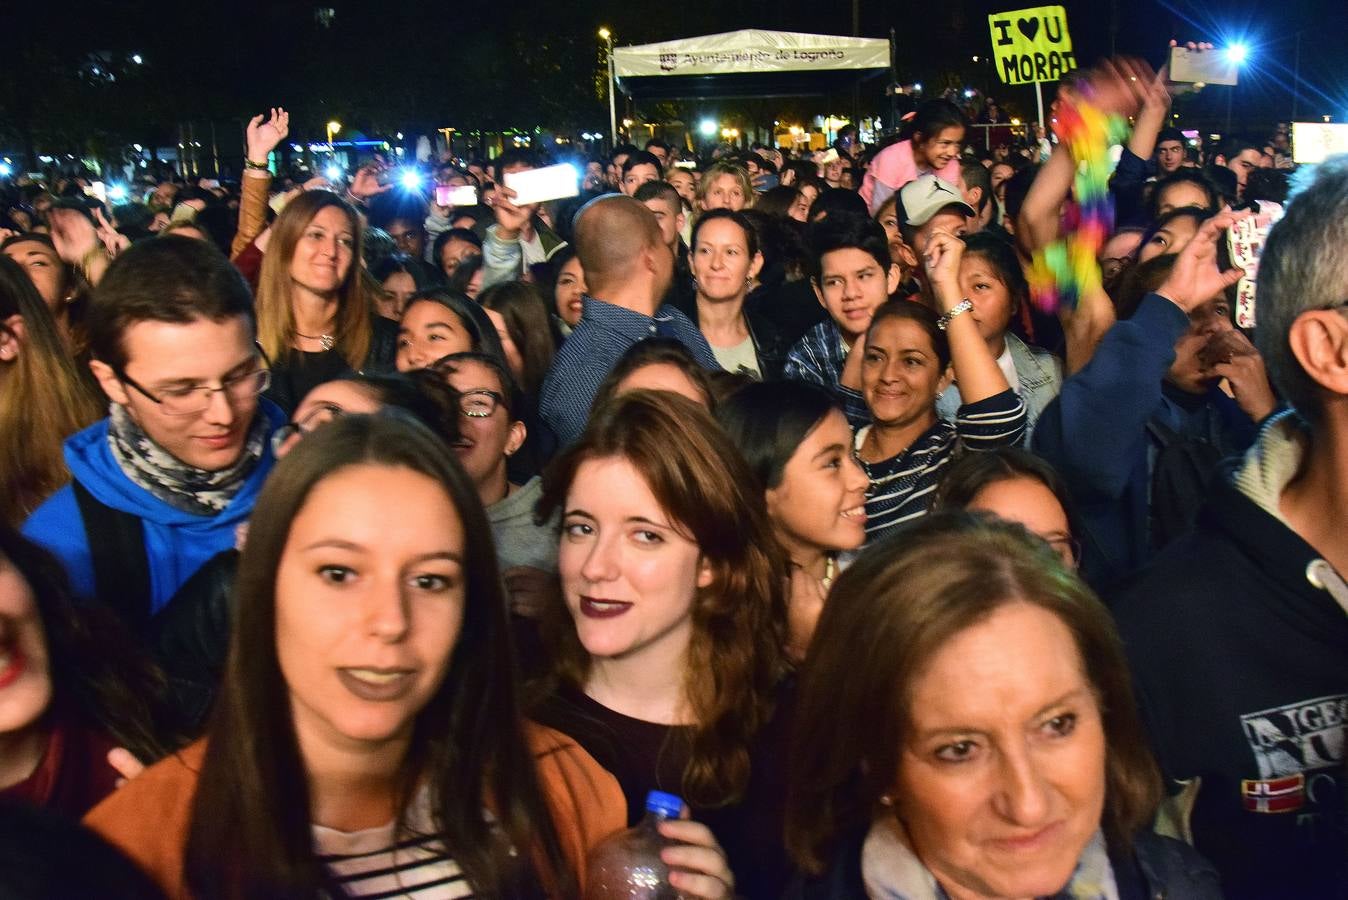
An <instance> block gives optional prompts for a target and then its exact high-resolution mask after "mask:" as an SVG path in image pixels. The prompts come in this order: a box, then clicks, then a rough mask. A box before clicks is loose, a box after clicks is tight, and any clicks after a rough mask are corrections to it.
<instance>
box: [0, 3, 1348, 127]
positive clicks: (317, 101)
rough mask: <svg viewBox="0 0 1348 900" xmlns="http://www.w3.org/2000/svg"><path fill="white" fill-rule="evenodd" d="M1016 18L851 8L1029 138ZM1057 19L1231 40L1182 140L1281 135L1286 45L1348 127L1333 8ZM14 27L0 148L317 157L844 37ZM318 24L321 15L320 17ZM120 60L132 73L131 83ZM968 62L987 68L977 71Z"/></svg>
mask: <svg viewBox="0 0 1348 900" xmlns="http://www.w3.org/2000/svg"><path fill="white" fill-rule="evenodd" d="M1031 2H1033V0H1028V2H1025V3H1017V2H1016V0H1005V2H996V3H994V2H985V0H935V2H933V0H926V2H913V0H898V2H895V0H888V2H879V0H859V6H860V19H861V33H862V34H863V35H865V36H869V37H887V36H888V34H889V31H890V29H891V28H893V29H894V30H895V39H896V46H897V54H896V56H897V69H898V71H897V75H898V79H899V81H900V82H901V83H911V82H914V81H921V82H923V83H924V85H926V86H928V89H929V91H931V90H932V89H936V90H939V89H940V88H942V87H945V88H955V89H959V88H962V87H972V88H975V89H977V90H979V91H984V92H987V93H988V94H990V95H992V96H995V97H996V98H997V99H998V100H999V101H1001V102H1002V104H1003V106H1004V107H1006V108H1008V109H1009V110H1010V112H1011V113H1012V114H1017V115H1020V116H1022V117H1024V118H1027V119H1028V118H1031V117H1032V116H1033V111H1034V92H1033V90H1032V89H1030V88H1008V87H1005V86H1002V85H1001V84H1000V83H999V81H998V80H997V79H996V77H995V75H994V73H993V71H992V69H991V67H990V66H989V65H988V62H987V59H988V56H989V55H990V50H991V42H990V40H989V36H988V26H987V16H988V14H989V13H993V12H1005V11H1008V10H1010V9H1015V8H1024V7H1025V6H1028V5H1029V4H1030V3H1031ZM1063 5H1065V6H1066V7H1067V12H1068V20H1069V23H1070V26H1071V32H1072V36H1073V41H1074V45H1075V49H1076V53H1077V58H1078V60H1080V61H1082V62H1086V63H1089V62H1091V61H1093V60H1096V59H1098V58H1099V57H1100V56H1102V55H1105V54H1108V53H1109V52H1110V50H1111V47H1114V48H1116V49H1117V51H1118V52H1119V53H1126V54H1134V55H1139V56H1142V57H1144V58H1146V59H1147V60H1148V61H1149V62H1150V63H1151V64H1153V65H1159V64H1160V63H1161V62H1162V61H1164V59H1165V57H1166V45H1167V42H1168V41H1169V40H1170V39H1171V38H1177V39H1180V40H1212V41H1213V42H1214V43H1218V44H1222V43H1227V42H1230V41H1232V40H1236V39H1243V40H1244V41H1245V42H1246V43H1247V44H1248V45H1249V48H1250V61H1249V63H1248V65H1247V67H1246V70H1245V72H1244V73H1243V74H1242V79H1241V84H1240V86H1239V87H1238V88H1237V89H1236V90H1235V92H1234V93H1232V92H1231V91H1230V90H1229V89H1227V88H1223V87H1217V86H1214V87H1211V88H1208V89H1207V90H1205V91H1203V92H1202V93H1201V94H1200V95H1198V96H1196V97H1185V98H1181V99H1180V100H1179V101H1177V104H1176V111H1177V112H1179V113H1180V115H1181V116H1182V117H1183V120H1184V121H1186V122H1188V123H1190V124H1192V125H1193V126H1194V127H1203V128H1210V127H1214V123H1218V122H1220V121H1221V119H1222V117H1223V115H1224V113H1225V110H1226V106H1227V103H1228V101H1230V102H1231V104H1232V107H1233V112H1234V122H1233V126H1234V127H1233V130H1234V131H1244V132H1247V133H1250V134H1251V135H1254V134H1255V133H1257V132H1260V131H1262V132H1267V130H1268V128H1269V126H1270V125H1271V124H1272V123H1273V122H1274V121H1277V120H1280V119H1283V120H1285V119H1288V118H1290V116H1291V112H1292V90H1291V89H1292V85H1293V81H1294V79H1293V68H1294V57H1295V51H1296V46H1297V44H1296V35H1297V33H1298V32H1300V33H1301V35H1302V41H1301V73H1302V78H1303V80H1304V83H1305V86H1304V89H1303V92H1302V94H1303V96H1302V99H1301V101H1300V103H1299V113H1300V115H1299V117H1300V118H1301V119H1303V120H1308V119H1318V118H1319V116H1321V115H1325V114H1329V115H1332V116H1334V118H1335V120H1336V121H1340V122H1342V121H1346V120H1348V54H1346V53H1344V52H1343V49H1342V48H1341V47H1340V46H1338V44H1339V43H1341V40H1340V36H1341V34H1342V30H1343V26H1344V22H1345V19H1346V18H1348V16H1346V15H1345V13H1346V12H1348V0H1259V2H1255V0H1238V2H1231V3H1226V4H1222V5H1220V6H1219V5H1215V4H1200V3H1198V2H1196V0H1137V2H1127V0H1068V2H1066V3H1064V4H1063ZM29 9H30V7H28V6H27V5H24V4H20V3H3V2H0V34H6V35H8V36H10V37H11V38H12V41H11V46H10V50H9V51H7V54H6V64H7V73H6V75H5V77H0V149H3V148H10V149H14V148H22V147H25V146H33V145H42V146H46V147H49V148H51V147H60V148H62V149H65V148H69V149H71V150H74V149H78V148H80V147H82V146H87V145H89V144H90V143H94V144H101V145H102V146H103V147H105V148H112V147H115V146H117V145H118V144H119V143H121V144H125V143H128V142H129V141H131V140H134V141H139V142H143V143H147V144H151V143H155V142H160V143H162V142H165V141H174V142H176V140H178V138H177V137H176V135H177V133H178V132H177V129H178V128H179V125H180V123H182V122H184V121H190V120H195V121H197V122H199V123H203V125H202V126H201V127H206V126H205V124H204V123H208V122H209V123H217V124H218V125H219V126H220V128H221V130H222V131H226V132H228V131H231V130H238V129H239V128H241V124H242V122H243V121H246V119H247V117H248V116H250V115H252V114H253V113H255V112H258V111H261V110H262V109H264V108H266V107H268V106H272V105H277V104H281V105H285V106H287V107H289V108H291V109H292V111H293V112H294V114H295V115H294V118H293V119H292V130H293V131H294V133H295V134H296V135H297V137H299V136H304V135H308V136H309V137H310V138H311V139H322V136H323V123H325V122H326V121H328V120H329V119H330V118H338V119H340V120H341V121H343V122H346V123H348V125H350V126H351V127H353V128H354V129H359V130H362V131H364V132H366V133H370V134H375V133H378V134H385V135H389V134H392V133H393V132H395V131H408V132H413V133H424V132H425V131H427V130H431V129H434V128H440V127H444V126H446V125H451V126H455V127H458V128H460V129H487V130H495V129H503V128H524V129H528V130H532V129H533V128H534V127H535V126H540V125H541V126H543V127H545V128H553V129H557V130H560V131H563V132H570V133H579V132H580V131H582V130H597V129H601V128H603V126H605V125H606V124H607V104H606V101H605V100H604V99H603V97H604V95H603V94H602V84H603V79H604V76H603V68H602V59H603V56H602V52H601V50H600V46H599V44H600V42H599V40H598V38H597V36H596V31H597V30H598V28H599V27H600V26H601V25H605V26H608V27H610V28H611V29H612V30H613V32H614V36H615V39H616V42H617V43H618V44H619V45H622V44H639V43H648V42H654V41H659V40H662V39H672V38H682V37H692V36H696V35H699V34H709V33H714V32H720V31H732V30H735V29H739V28H749V27H757V28H766V29H776V30H786V31H813V32H819V33H832V34H849V33H850V32H851V29H852V4H851V3H850V2H849V0H775V2H769V3H764V0H660V2H658V3H655V2H640V0H546V2H544V0H519V2H515V3H511V2H508V0H507V2H504V3H501V2H494V3H475V4H474V3H468V4H465V3H450V2H448V0H394V2H391V3H380V4H371V3H369V2H368V0H308V2H291V0H233V2H232V3H230V4H228V5H225V4H220V3H219V2H218V0H173V2H166V0H72V3H71V9H70V10H69V12H70V15H69V16H63V18H62V22H61V25H60V27H47V25H46V24H43V23H38V22H37V21H36V20H34V19H33V18H32V16H31V15H28V14H27V13H28V10H29ZM329 9H330V10H331V11H332V14H331V15H330V16H329V15H326V13H324V12H321V11H325V10H329ZM321 20H322V21H321ZM132 53H135V54H137V55H138V56H143V58H144V60H145V65H144V66H140V65H135V66H132V65H130V64H129V63H128V62H127V60H128V59H129V58H130V55H131V54H132ZM974 55H978V56H980V57H982V59H983V62H982V63H981V64H974V63H973V62H972V61H971V57H972V56H974ZM91 59H95V60H96V61H101V60H104V59H106V60H108V61H109V64H111V65H116V64H118V63H117V61H118V60H120V61H121V62H120V66H121V68H120V69H119V70H118V72H119V80H117V81H116V83H115V84H113V83H102V82H100V81H99V79H97V78H91V77H90V76H89V73H88V70H89V68H90V66H91V63H90V60H91ZM81 67H82V68H81ZM107 67H108V66H107V65H104V68H107ZM885 80H886V79H882V78H877V79H875V80H873V81H872V82H870V83H869V84H867V85H866V86H865V87H864V88H863V98H862V111H863V112H866V111H875V112H878V111H879V110H880V109H881V108H882V107H883V106H884V105H885V104H886V101H884V99H883V86H884V82H885ZM850 107H851V103H850V93H849V95H848V96H847V97H846V98H845V99H844V98H839V97H829V98H824V99H820V98H815V99H811V100H805V101H799V102H791V101H779V100H758V101H753V102H752V103H750V104H748V105H745V104H742V105H741V113H742V115H743V116H745V117H747V118H748V119H751V120H753V121H755V122H757V123H760V124H761V123H762V122H763V121H764V120H767V121H768V123H769V124H770V121H771V120H772V119H774V118H777V117H778V115H780V117H781V118H783V119H786V118H788V117H790V118H791V119H792V120H793V121H799V118H798V117H803V116H806V115H816V114H822V113H835V114H840V115H848V114H850V112H851V108H850ZM705 111H706V110H705V109H704V108H703V107H701V106H699V105H697V104H690V103H684V104H682V106H681V107H680V108H677V109H675V108H670V107H665V108H656V107H654V106H648V107H647V108H644V109H643V108H634V109H633V112H634V113H637V114H640V115H643V116H646V117H648V118H652V119H659V118H669V117H671V116H676V115H677V116H683V117H685V118H686V117H688V116H691V115H700V114H702V113H703V112H705ZM713 112H714V111H713ZM603 130H607V129H606V128H604V129H603Z"/></svg>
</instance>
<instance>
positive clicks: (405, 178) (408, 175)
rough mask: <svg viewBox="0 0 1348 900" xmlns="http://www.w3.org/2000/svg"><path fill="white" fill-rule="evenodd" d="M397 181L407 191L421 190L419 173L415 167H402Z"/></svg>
mask: <svg viewBox="0 0 1348 900" xmlns="http://www.w3.org/2000/svg"><path fill="white" fill-rule="evenodd" d="M398 181H399V182H401V183H402V186H403V187H405V188H407V190H409V191H419V190H421V173H420V172H418V171H417V170H416V169H403V171H402V174H401V175H399V176H398Z"/></svg>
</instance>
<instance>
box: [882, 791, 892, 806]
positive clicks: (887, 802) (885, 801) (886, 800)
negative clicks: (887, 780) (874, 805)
mask: <svg viewBox="0 0 1348 900" xmlns="http://www.w3.org/2000/svg"><path fill="white" fill-rule="evenodd" d="M880 805H881V806H886V807H890V806H893V805H894V798H893V797H891V796H889V795H888V794H881V795H880Z"/></svg>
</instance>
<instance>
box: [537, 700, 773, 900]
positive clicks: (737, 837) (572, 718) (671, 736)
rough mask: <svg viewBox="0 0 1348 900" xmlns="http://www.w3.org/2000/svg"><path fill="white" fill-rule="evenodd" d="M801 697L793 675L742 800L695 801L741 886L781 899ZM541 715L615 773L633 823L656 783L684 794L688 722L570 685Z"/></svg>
mask: <svg viewBox="0 0 1348 900" xmlns="http://www.w3.org/2000/svg"><path fill="white" fill-rule="evenodd" d="M793 700H794V684H793V683H792V682H790V681H788V682H786V683H784V684H783V685H782V688H781V689H780V690H779V691H778V702H777V709H776V711H775V713H774V714H773V717H772V719H771V720H770V721H769V722H768V724H767V725H766V726H765V727H764V728H763V730H762V732H760V733H759V735H758V736H757V737H756V738H755V739H754V742H753V745H752V747H751V748H750V754H749V758H750V765H751V774H750V776H749V784H748V787H747V789H746V791H745V794H744V797H743V799H742V800H741V801H740V802H739V803H736V804H734V805H731V806H722V807H719V808H707V807H699V806H695V805H694V804H692V803H689V804H688V805H689V807H690V811H691V813H692V817H693V819H695V820H696V821H698V822H701V823H703V824H704V825H706V826H707V827H708V828H710V829H711V831H712V833H713V834H714V835H716V840H717V841H718V842H720V844H721V847H722V848H723V849H724V850H725V852H726V858H727V859H728V860H729V862H730V867H731V869H732V870H733V871H734V873H735V891H736V893H737V894H738V895H739V896H742V897H748V898H750V900H755V898H759V897H763V898H773V900H776V898H777V897H780V896H781V893H782V889H783V888H784V887H785V886H786V880H787V876H788V875H789V874H790V866H789V863H788V862H787V856H786V850H785V847H784V845H783V839H782V814H783V806H784V800H785V786H786V747H787V740H788V735H789V732H790V727H789V726H790V718H791V712H792V708H793V707H794V702H793ZM533 718H534V719H536V720H537V721H538V722H540V723H542V724H544V725H547V726H549V727H551V728H555V729H557V730H558V731H560V732H562V733H564V734H566V735H568V736H570V737H571V738H573V739H574V740H575V741H576V742H577V743H579V744H580V745H581V747H583V748H584V749H585V751H586V752H588V753H589V754H590V755H591V756H593V757H594V758H595V761H596V762H598V763H599V765H601V766H603V767H604V768H605V769H607V770H608V771H609V772H610V773H612V775H613V777H614V778H616V779H617V780H618V784H619V786H620V787H621V788H622V791H623V796H624V797H625V798H626V800H627V820H628V824H629V825H635V824H636V823H637V822H638V821H640V820H641V818H642V816H644V815H645V803H646V794H647V792H648V791H652V790H658V791H667V792H669V793H672V794H678V795H679V796H683V789H682V788H683V770H684V767H685V765H686V764H687V762H688V755H689V753H688V745H687V739H688V735H689V732H690V731H691V729H690V728H688V727H687V726H675V725H661V724H657V723H654V722H646V721H643V720H641V719H633V718H631V717H630V716H625V715H623V714H622V713H618V712H614V711H613V710H611V709H609V708H608V707H606V706H603V705H601V704H599V703H598V702H596V701H594V700H592V699H591V698H590V697H588V696H586V695H585V694H584V693H582V692H581V691H579V690H576V689H574V688H569V687H564V688H561V689H559V690H558V691H557V692H556V693H554V694H553V695H552V696H551V697H549V698H548V699H547V700H546V701H545V702H544V703H543V705H542V707H541V708H539V709H537V710H535V711H534V714H533Z"/></svg>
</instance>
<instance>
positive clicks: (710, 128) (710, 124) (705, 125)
mask: <svg viewBox="0 0 1348 900" xmlns="http://www.w3.org/2000/svg"><path fill="white" fill-rule="evenodd" d="M697 128H698V131H700V132H702V136H703V137H706V138H710V137H716V131H717V129H718V126H717V124H716V120H715V119H703V120H702V124H700V125H698V126H697Z"/></svg>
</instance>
